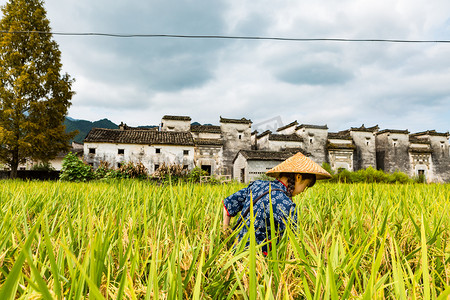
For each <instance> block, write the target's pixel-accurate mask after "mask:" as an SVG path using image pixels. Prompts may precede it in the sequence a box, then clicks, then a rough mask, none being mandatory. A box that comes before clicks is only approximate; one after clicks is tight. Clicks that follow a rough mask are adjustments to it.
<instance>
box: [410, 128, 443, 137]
mask: <svg viewBox="0 0 450 300" xmlns="http://www.w3.org/2000/svg"><path fill="white" fill-rule="evenodd" d="M419 135H432V136H446V137H449V136H450V133H449V132H448V131H447V132H436V130H434V129H433V130H425V131H422V132H416V133H411V134H410V136H419Z"/></svg>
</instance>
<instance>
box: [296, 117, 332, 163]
mask: <svg viewBox="0 0 450 300" xmlns="http://www.w3.org/2000/svg"><path fill="white" fill-rule="evenodd" d="M317 127H318V128H314V127H311V128H310V127H299V128H297V131H296V134H297V135H299V136H300V137H302V138H303V149H304V150H305V151H306V152H308V153H311V156H310V157H309V158H311V159H312V160H313V161H314V162H316V163H317V164H319V165H322V163H324V162H328V156H327V155H326V153H327V150H326V145H327V141H328V128H326V126H317ZM320 127H322V128H320Z"/></svg>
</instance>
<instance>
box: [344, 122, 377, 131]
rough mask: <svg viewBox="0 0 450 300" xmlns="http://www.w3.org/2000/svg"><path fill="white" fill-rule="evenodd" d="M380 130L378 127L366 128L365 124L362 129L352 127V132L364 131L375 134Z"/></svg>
mask: <svg viewBox="0 0 450 300" xmlns="http://www.w3.org/2000/svg"><path fill="white" fill-rule="evenodd" d="M378 129H380V127H378V125H375V126H372V127H365V126H364V124H362V125H361V127H350V131H363V132H375V131H378Z"/></svg>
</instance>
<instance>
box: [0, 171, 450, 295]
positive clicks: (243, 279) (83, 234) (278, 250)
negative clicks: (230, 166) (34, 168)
mask: <svg viewBox="0 0 450 300" xmlns="http://www.w3.org/2000/svg"><path fill="white" fill-rule="evenodd" d="M242 187H243V185H240V184H236V183H233V184H229V185H201V184H195V183H182V182H176V183H174V182H172V181H169V182H168V183H165V184H163V185H158V184H155V183H152V182H148V181H139V180H110V181H97V182H94V181H91V182H66V181H60V182H24V181H11V180H5V181H0V299H16V298H17V299H88V298H89V299H180V298H186V299H192V298H195V299H200V298H201V299H364V298H366V299H447V298H448V296H449V295H450V230H449V228H450V215H449V214H448V213H447V212H448V211H449V206H450V185H448V184H432V185H417V184H402V185H399V184H376V183H365V184H352V185H346V184H338V183H327V184H322V183H318V184H316V185H315V186H314V188H312V189H308V190H307V191H306V192H305V193H303V194H302V195H300V196H297V197H296V198H294V202H295V203H296V205H297V214H298V223H297V226H292V225H291V224H289V223H288V224H287V228H286V231H285V233H284V235H283V236H278V235H277V234H276V233H275V232H276V231H275V224H274V221H273V217H271V222H270V223H271V224H270V226H271V227H272V228H271V229H272V232H273V233H274V235H273V236H272V237H271V241H268V243H269V242H271V243H272V244H271V245H272V248H271V250H270V251H269V255H268V256H264V255H263V254H262V253H261V247H262V245H258V244H256V243H255V241H254V236H253V237H252V232H254V229H252V228H253V227H252V225H251V226H250V228H249V229H250V230H249V232H248V233H247V235H246V236H245V237H244V238H243V239H242V241H241V242H239V243H237V242H236V232H233V233H231V234H230V235H228V236H224V234H223V233H222V232H221V230H220V228H221V216H222V209H223V208H222V200H223V198H225V197H226V196H228V195H230V194H232V193H233V192H235V191H237V190H239V189H240V188H242ZM270 215H272V216H273V212H272V213H271V214H270ZM251 224H254V219H253V218H252V219H251ZM252 240H253V242H252ZM277 240H278V243H276V241H277ZM247 241H250V243H249V246H246V243H247Z"/></svg>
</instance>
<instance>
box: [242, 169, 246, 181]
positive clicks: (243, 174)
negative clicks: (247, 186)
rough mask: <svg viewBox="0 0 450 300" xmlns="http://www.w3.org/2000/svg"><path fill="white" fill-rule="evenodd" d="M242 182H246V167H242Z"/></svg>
mask: <svg viewBox="0 0 450 300" xmlns="http://www.w3.org/2000/svg"><path fill="white" fill-rule="evenodd" d="M241 182H242V183H245V168H243V169H241Z"/></svg>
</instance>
